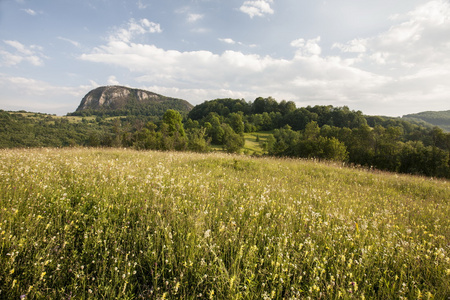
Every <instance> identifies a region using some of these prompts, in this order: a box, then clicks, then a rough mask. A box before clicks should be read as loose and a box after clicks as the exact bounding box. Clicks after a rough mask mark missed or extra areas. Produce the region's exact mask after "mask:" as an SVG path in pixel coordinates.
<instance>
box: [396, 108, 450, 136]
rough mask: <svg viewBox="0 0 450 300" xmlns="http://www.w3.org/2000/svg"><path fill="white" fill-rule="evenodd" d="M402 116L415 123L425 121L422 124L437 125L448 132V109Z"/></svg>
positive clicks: (449, 111)
mask: <svg viewBox="0 0 450 300" xmlns="http://www.w3.org/2000/svg"><path fill="white" fill-rule="evenodd" d="M402 118H403V119H406V120H408V121H413V122H417V123H425V124H424V125H429V126H430V125H431V126H438V127H441V128H442V129H443V130H445V131H447V132H450V110H446V111H424V112H420V113H417V114H409V115H405V116H403V117H402Z"/></svg>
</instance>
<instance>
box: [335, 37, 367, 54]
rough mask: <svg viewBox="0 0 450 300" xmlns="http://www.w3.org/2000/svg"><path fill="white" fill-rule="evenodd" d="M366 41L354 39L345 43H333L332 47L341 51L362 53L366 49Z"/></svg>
mask: <svg viewBox="0 0 450 300" xmlns="http://www.w3.org/2000/svg"><path fill="white" fill-rule="evenodd" d="M366 44H367V41H366V40H365V39H354V40H351V41H350V42H348V43H346V44H341V43H334V44H333V46H332V48H338V49H340V50H341V51H342V52H351V53H364V52H366V51H367V46H366Z"/></svg>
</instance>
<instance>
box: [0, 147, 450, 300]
mask: <svg viewBox="0 0 450 300" xmlns="http://www.w3.org/2000/svg"><path fill="white" fill-rule="evenodd" d="M0 160H1V164H0V222H1V223H0V239H1V245H0V252H1V256H0V257H1V258H0V299H20V297H22V298H25V299H308V298H310V299H447V298H448V297H449V296H450V285H449V282H450V258H449V256H450V243H449V241H450V218H449V216H450V204H449V199H450V185H449V182H448V181H444V180H435V179H429V178H424V177H413V176H404V175H395V174H389V173H382V172H369V171H365V170H361V169H350V168H346V167H343V166H342V165H339V164H331V163H328V164H325V163H315V162H313V161H305V160H285V159H275V158H251V157H248V156H233V155H227V154H223V153H211V154H193V153H172V152H138V151H133V150H119V149H62V150H61V149H29V150H26V149H24V150H17V149H15V150H0Z"/></svg>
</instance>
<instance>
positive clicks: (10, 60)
mask: <svg viewBox="0 0 450 300" xmlns="http://www.w3.org/2000/svg"><path fill="white" fill-rule="evenodd" d="M3 43H5V44H6V45H8V46H9V47H10V48H14V50H15V51H14V52H11V51H7V50H4V49H2V48H0V65H2V66H14V65H17V64H19V63H21V62H23V61H26V62H29V63H31V64H32V65H34V66H42V65H43V64H44V61H43V58H46V56H45V55H44V54H43V53H42V51H43V48H42V47H40V46H36V45H30V46H25V45H23V44H22V43H20V42H18V41H12V40H5V41H3Z"/></svg>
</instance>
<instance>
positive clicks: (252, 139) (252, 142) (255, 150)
mask: <svg viewBox="0 0 450 300" xmlns="http://www.w3.org/2000/svg"><path fill="white" fill-rule="evenodd" d="M271 134H273V132H266V131H260V132H252V133H245V134H244V138H245V145H244V148H243V151H244V152H246V153H248V154H256V155H262V154H265V153H266V152H264V150H263V149H262V147H261V144H262V143H264V142H265V141H266V140H267V137H268V136H269V135H271ZM258 138H259V141H258Z"/></svg>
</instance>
